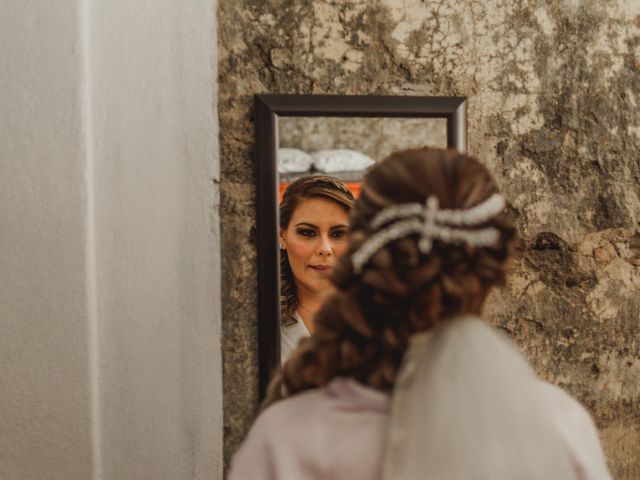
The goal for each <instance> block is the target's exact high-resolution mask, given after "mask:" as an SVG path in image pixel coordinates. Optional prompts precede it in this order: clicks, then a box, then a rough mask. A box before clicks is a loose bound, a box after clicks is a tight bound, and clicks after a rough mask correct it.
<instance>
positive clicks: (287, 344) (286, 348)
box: [280, 312, 311, 363]
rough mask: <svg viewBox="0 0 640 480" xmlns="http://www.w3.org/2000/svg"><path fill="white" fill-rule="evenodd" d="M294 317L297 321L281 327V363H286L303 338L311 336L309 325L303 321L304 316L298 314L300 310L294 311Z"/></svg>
mask: <svg viewBox="0 0 640 480" xmlns="http://www.w3.org/2000/svg"><path fill="white" fill-rule="evenodd" d="M292 318H293V319H294V320H295V323H291V324H290V325H287V326H284V325H283V326H281V327H280V363H284V361H285V360H286V359H287V358H289V355H291V352H293V351H294V350H295V349H296V347H297V346H298V342H299V341H300V339H301V338H304V337H309V336H311V334H310V333H309V330H307V326H306V325H305V324H304V322H303V321H302V317H300V315H298V312H294V314H293V317H292Z"/></svg>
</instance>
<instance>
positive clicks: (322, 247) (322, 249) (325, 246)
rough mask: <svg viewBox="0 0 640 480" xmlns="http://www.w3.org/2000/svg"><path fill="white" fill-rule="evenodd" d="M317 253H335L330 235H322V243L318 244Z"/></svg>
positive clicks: (324, 255) (322, 254)
mask: <svg viewBox="0 0 640 480" xmlns="http://www.w3.org/2000/svg"><path fill="white" fill-rule="evenodd" d="M317 253H318V255H320V256H323V257H327V256H330V255H333V246H332V245H331V240H330V239H329V236H328V235H321V236H320V244H319V245H318V250H317Z"/></svg>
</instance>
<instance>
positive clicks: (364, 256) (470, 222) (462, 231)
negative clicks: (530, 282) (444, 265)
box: [351, 193, 506, 274]
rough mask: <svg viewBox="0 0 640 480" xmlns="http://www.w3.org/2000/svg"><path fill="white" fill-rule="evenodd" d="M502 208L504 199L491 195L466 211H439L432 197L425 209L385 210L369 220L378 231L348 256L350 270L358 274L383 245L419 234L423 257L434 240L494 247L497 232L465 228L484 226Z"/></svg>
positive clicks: (410, 206) (399, 207)
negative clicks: (351, 266) (350, 265)
mask: <svg viewBox="0 0 640 480" xmlns="http://www.w3.org/2000/svg"><path fill="white" fill-rule="evenodd" d="M505 205H506V203H505V200H504V198H503V197H502V196H501V195H499V194H497V193H494V194H493V195H491V196H490V197H489V198H488V199H486V200H485V201H484V202H482V203H479V204H478V205H476V206H475V207H471V208H468V209H466V210H440V209H439V201H438V198H437V197H435V196H431V197H429V198H428V199H427V202H426V205H420V204H419V203H405V204H400V205H394V206H392V207H388V208H385V209H384V210H382V211H381V212H379V213H378V214H377V215H376V216H375V217H373V220H371V227H372V228H373V229H374V230H378V231H377V232H376V233H374V234H373V235H372V236H371V237H370V238H369V239H368V240H367V241H366V242H364V244H362V246H361V247H360V248H359V249H358V250H356V252H354V253H353V255H352V256H351V261H352V262H353V270H354V272H355V273H356V274H359V273H361V272H362V269H363V267H364V266H365V265H366V263H367V262H368V261H369V259H370V258H371V257H372V256H373V255H374V254H375V253H376V252H377V251H378V250H380V249H381V248H382V247H384V246H385V245H386V244H388V243H390V242H392V241H394V240H397V239H398V238H403V237H406V236H408V235H412V234H415V233H418V234H420V240H419V241H418V248H419V249H420V251H421V252H422V253H424V254H427V253H429V252H430V251H431V247H432V246H433V241H434V240H440V241H443V242H446V243H452V244H460V243H466V244H467V245H471V246H474V247H489V246H491V245H495V243H496V242H497V241H498V239H499V238H500V232H499V231H498V229H496V228H493V227H487V228H480V229H475V230H471V229H468V228H465V227H475V226H478V225H481V224H483V223H485V222H486V221H488V220H490V219H491V218H492V217H494V216H496V215H497V214H498V213H500V212H501V211H502V210H504V208H505ZM385 225H386V226H385ZM381 227H382V228H381Z"/></svg>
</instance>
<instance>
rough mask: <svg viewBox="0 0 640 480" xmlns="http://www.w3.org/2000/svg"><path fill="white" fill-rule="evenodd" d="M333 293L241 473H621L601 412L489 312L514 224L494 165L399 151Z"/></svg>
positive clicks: (370, 177) (242, 456)
mask: <svg viewBox="0 0 640 480" xmlns="http://www.w3.org/2000/svg"><path fill="white" fill-rule="evenodd" d="M350 220H351V222H350V225H351V231H350V236H349V245H348V247H347V252H346V254H345V255H343V256H342V257H341V259H340V260H339V261H338V263H337V265H336V267H335V268H334V273H333V275H332V281H333V283H334V285H335V287H336V291H335V293H333V294H332V295H331V297H330V298H328V299H327V301H326V302H325V303H324V305H323V307H322V308H321V310H320V311H319V312H318V315H317V316H316V320H315V332H314V334H313V335H312V336H311V337H310V338H307V339H305V340H304V341H302V342H301V343H300V346H299V347H298V348H297V349H296V351H295V352H294V353H293V354H292V356H291V357H290V359H289V360H288V361H287V362H286V363H285V364H284V365H283V368H282V369H281V371H280V372H279V374H278V375H277V376H276V378H274V380H273V381H272V384H271V385H270V388H269V393H268V397H267V400H266V405H267V406H268V408H266V410H264V411H263V412H262V414H261V415H260V416H259V418H258V419H257V421H256V423H255V425H254V426H253V428H252V430H251V432H250V433H249V435H248V437H247V439H246V441H245V443H244V445H243V446H242V448H241V450H240V451H239V452H238V454H237V455H236V457H235V458H234V462H233V466H232V471H231V477H230V478H231V479H232V480H236V479H241V478H252V479H298V478H304V479H311V480H313V479H320V478H332V479H336V480H338V479H351V480H359V479H360V480H364V479H380V478H384V479H389V480H390V479H393V480H398V479H400V480H409V479H411V480H413V479H437V480H440V479H446V480H463V479H465V480H466V479H474V480H475V479H478V480H489V479H491V480H511V479H544V480H550V479H553V480H555V479H557V480H567V479H580V480H587V479H589V480H596V479H609V478H610V477H609V473H608V471H607V468H606V463H605V460H604V457H603V454H602V450H601V448H600V444H599V441H598V437H597V433H596V430H595V427H594V425H593V422H592V420H591V418H590V417H589V415H588V414H587V413H586V411H585V410H584V409H583V408H582V407H581V406H580V405H579V404H578V403H577V402H576V401H575V400H573V399H572V398H571V397H569V396H568V395H567V394H566V393H564V392H563V391H562V390H560V389H558V388H557V387H554V386H552V385H549V384H545V383H543V382H541V381H539V380H538V379H536V377H535V375H534V374H533V372H532V371H531V369H530V368H529V367H528V365H527V363H526V361H525V360H524V359H523V357H522V356H521V355H520V354H519V352H518V351H517V350H516V349H515V348H514V347H513V346H512V345H511V343H510V342H509V340H508V339H507V338H506V337H503V336H502V335H501V334H500V333H498V332H497V331H496V330H494V329H493V328H492V327H490V326H489V325H488V324H486V323H484V322H483V321H482V320H481V319H480V318H479V315H480V312H481V309H482V305H483V303H484V301H485V299H486V297H487V294H488V293H489V292H490V290H491V289H492V288H493V287H494V286H496V285H500V284H502V283H504V281H505V275H506V271H507V268H508V266H509V264H510V262H511V256H512V250H513V245H514V239H515V230H514V227H513V226H512V224H511V223H510V222H509V220H508V218H507V216H506V213H505V201H504V199H503V198H502V197H501V196H500V195H499V194H498V191H497V188H496V185H495V183H494V181H493V179H492V178H491V176H490V175H489V173H488V172H487V170H486V169H485V168H484V167H483V166H482V165H481V164H480V163H479V162H478V161H476V160H474V159H473V158H470V157H468V156H466V155H462V154H459V153H456V152H454V151H445V150H435V149H426V148H425V149H416V150H407V151H403V152H398V153H395V154H392V155H391V156H390V157H389V158H387V159H386V160H384V161H382V162H380V163H379V164H377V165H376V166H375V167H374V168H373V169H372V170H371V171H370V172H369V173H368V174H367V176H366V177H365V180H364V185H363V189H362V192H361V196H360V199H359V200H358V203H357V204H356V206H355V207H354V209H353V210H352V213H351V217H350Z"/></svg>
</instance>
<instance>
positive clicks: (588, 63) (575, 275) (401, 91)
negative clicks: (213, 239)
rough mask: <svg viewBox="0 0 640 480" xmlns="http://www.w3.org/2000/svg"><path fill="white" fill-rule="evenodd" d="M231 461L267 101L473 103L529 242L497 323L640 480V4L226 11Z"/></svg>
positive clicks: (257, 5) (284, 5)
mask: <svg viewBox="0 0 640 480" xmlns="http://www.w3.org/2000/svg"><path fill="white" fill-rule="evenodd" d="M219 21H220V25H219V35H220V49H221V51H220V69H219V72H220V102H219V112H220V129H221V154H222V156H221V158H222V184H221V195H222V198H221V201H222V207H221V217H222V248H223V265H222V268H223V283H222V284H223V302H222V304H223V343H224V353H223V354H224V384H225V385H224V388H225V446H226V452H227V455H230V454H231V453H232V452H233V451H234V450H235V448H236V447H237V445H238V444H239V442H240V441H241V439H242V437H243V435H244V433H245V432H246V430H247V429H248V427H249V425H250V423H251V421H252V419H253V415H254V413H255V408H256V405H257V385H256V380H255V379H256V372H257V358H256V341H257V326H256V277H255V262H256V258H255V244H254V242H255V240H254V239H255V236H254V228H255V210H254V208H255V202H256V198H255V187H254V166H253V154H254V146H253V124H252V119H251V114H252V112H251V106H252V97H253V95H254V94H255V93H331V94H391V95H460V96H466V97H468V98H469V112H468V126H469V129H468V131H469V151H470V153H472V154H473V155H475V156H477V157H478V158H479V159H481V160H482V161H483V162H484V163H485V164H486V165H487V166H488V167H489V168H490V169H491V171H492V172H493V173H494V175H495V176H496V178H497V181H498V182H499V184H500V185H501V187H502V189H503V191H504V193H505V195H506V197H507V199H508V203H509V209H510V212H511V214H512V216H513V218H514V219H515V221H516V223H517V225H518V227H519V230H520V233H521V237H522V242H521V248H520V252H519V256H518V259H517V261H516V263H515V271H514V274H513V275H512V277H511V280H510V282H509V285H508V286H507V287H506V288H504V289H503V290H501V291H500V292H496V294H495V295H494V296H493V297H492V299H491V302H490V304H489V305H488V308H487V317H488V318H489V319H490V320H491V321H493V322H494V323H496V324H497V325H500V326H501V327H502V328H504V329H505V330H506V331H508V332H510V333H511V334H512V336H513V337H514V338H515V339H516V340H517V342H518V343H519V344H520V345H521V347H522V349H523V351H524V352H525V353H526V355H527V356H528V358H529V359H530V360H531V362H532V363H533V365H534V366H535V368H536V369H537V371H538V372H539V374H540V376H541V377H543V378H545V379H547V380H549V381H551V382H554V383H556V384H558V385H561V386H562V387H564V388H566V389H567V390H568V391H569V392H570V393H571V394H573V395H574V396H575V397H577V398H578V399H580V400H581V401H582V402H583V403H584V404H585V405H586V406H587V408H588V409H589V410H590V411H591V413H592V414H593V415H594V417H595V419H596V422H597V425H598V427H599V430H600V434H601V438H602V441H603V444H604V447H605V450H606V454H607V456H608V458H609V463H610V467H611V470H612V473H613V474H614V476H615V478H618V479H635V478H640V455H638V453H639V452H640V401H639V400H640V339H639V333H640V294H639V293H640V265H639V263H640V261H639V258H640V233H639V232H638V228H639V223H638V222H639V220H640V187H639V185H640V115H639V114H638V102H640V2H638V0H617V1H614V0H584V1H581V0H546V1H544V2H543V1H538V0H518V1H509V2H506V1H502V0H483V1H479V0H440V1H429V2H424V1H421V0H402V1H400V0H378V1H370V0H344V1H340V2H335V1H328V0H327V1H321V0H314V1H302V0H299V1H293V0H288V1H285V0H280V1H278V0H270V1H269V0H233V1H227V2H220V14H219Z"/></svg>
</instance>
